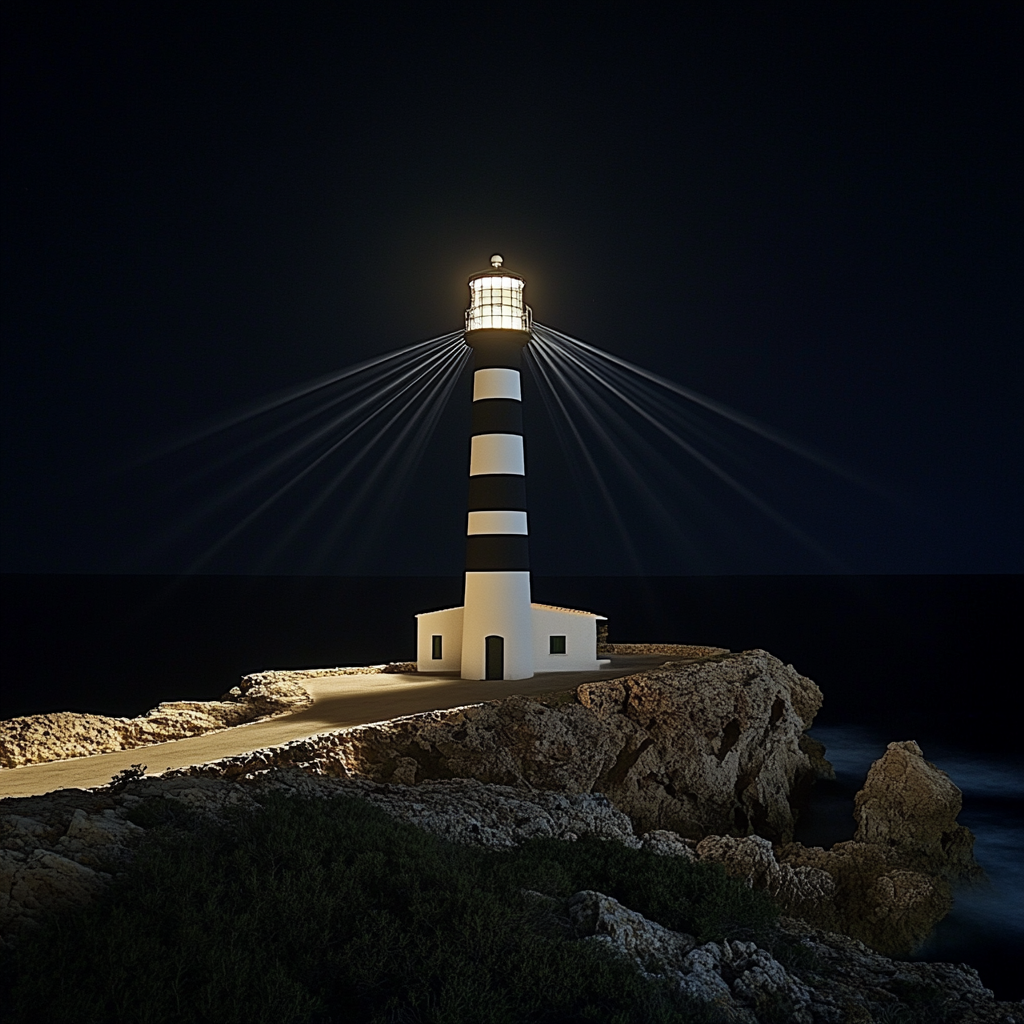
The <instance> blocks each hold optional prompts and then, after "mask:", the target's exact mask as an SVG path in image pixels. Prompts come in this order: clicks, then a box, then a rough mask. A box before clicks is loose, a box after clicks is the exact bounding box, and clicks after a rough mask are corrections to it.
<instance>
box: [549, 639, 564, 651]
mask: <svg viewBox="0 0 1024 1024" xmlns="http://www.w3.org/2000/svg"><path fill="white" fill-rule="evenodd" d="M551 653H552V654H565V637H564V636H553V637H551Z"/></svg>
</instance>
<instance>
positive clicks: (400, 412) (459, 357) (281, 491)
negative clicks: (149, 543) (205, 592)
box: [187, 351, 467, 573]
mask: <svg viewBox="0 0 1024 1024" xmlns="http://www.w3.org/2000/svg"><path fill="white" fill-rule="evenodd" d="M466 354H467V353H466V352H462V351H459V352H454V353H451V354H450V355H449V356H448V357H447V359H446V360H445V361H444V362H442V364H441V365H440V366H437V365H433V363H432V365H431V366H430V368H429V369H428V370H426V371H424V373H423V374H421V375H420V378H419V381H420V386H419V387H418V388H416V389H415V390H413V393H412V394H411V395H409V397H408V398H407V400H406V401H405V403H404V404H403V405H401V406H400V407H399V408H398V409H396V410H395V411H394V412H393V414H392V415H391V417H390V418H389V419H388V420H387V421H386V422H385V423H384V424H383V425H382V426H381V427H380V428H379V429H378V430H377V432H376V433H375V434H374V435H373V436H372V437H371V438H370V439H369V440H368V441H366V442H365V443H364V444H363V447H362V448H361V449H360V450H359V451H358V452H357V453H356V454H355V455H354V456H352V457H350V458H349V459H348V461H347V463H346V464H345V467H344V468H343V470H342V471H341V473H339V474H338V475H337V476H336V477H335V480H334V482H333V484H332V487H331V488H330V489H331V490H333V488H334V487H336V486H337V485H338V484H340V483H341V481H342V480H343V479H345V477H347V476H348V475H349V474H350V473H351V472H352V471H353V470H354V469H355V468H356V466H357V465H359V463H361V462H362V461H363V459H365V458H366V457H367V456H368V455H369V454H370V452H371V451H372V450H373V448H374V447H375V446H376V444H377V442H378V441H380V440H381V438H383V437H384V436H385V435H386V434H387V433H388V431H390V430H391V428H392V427H394V425H395V424H396V423H398V422H399V421H401V419H402V418H403V416H404V414H405V413H406V411H407V410H408V409H410V408H411V407H413V406H417V405H419V408H418V410H417V411H416V412H415V413H414V414H413V417H412V420H411V423H410V424H407V426H406V428H405V430H403V431H402V435H401V436H403V437H404V435H405V434H406V433H407V432H408V430H409V429H410V426H411V424H414V423H415V421H416V419H417V418H418V417H419V416H420V415H422V412H423V408H424V407H423V406H422V405H421V404H419V399H420V395H421V394H422V393H423V391H424V390H426V389H427V388H428V387H429V386H430V385H431V383H432V382H433V380H434V379H435V378H436V377H437V375H438V374H439V373H444V372H450V370H451V367H452V365H454V364H456V363H458V362H460V361H464V359H465V357H466ZM434 362H435V363H436V360H435V361H434ZM410 387H411V385H410ZM404 390H408V389H404ZM392 401H394V399H390V400H389V402H388V404H391V402H392ZM375 415H376V413H375ZM365 425H366V421H364V422H363V423H361V424H360V425H359V426H357V427H356V428H355V429H354V430H351V431H349V432H348V433H347V434H346V435H345V436H344V437H343V438H342V439H340V440H339V441H336V442H335V443H334V444H332V445H331V446H330V447H329V448H328V449H327V450H326V451H324V452H323V453H321V454H320V455H319V456H317V458H315V459H314V460H313V461H312V462H310V463H309V464H308V465H307V466H305V468H303V469H302V470H300V471H299V472H298V473H296V474H295V475H294V476H293V477H292V478H291V479H290V480H288V481H287V482H286V483H285V484H283V485H282V486H281V487H279V488H278V489H277V490H276V491H275V492H274V493H273V494H271V495H270V497H268V498H266V499H265V500H264V501H262V502H261V503H260V504H259V505H258V506H257V507H256V508H254V509H253V510H252V511H251V512H249V513H248V515H246V516H244V517H243V518H242V519H241V520H240V521H239V522H238V523H236V524H235V526H234V527H232V528H231V529H230V530H228V531H227V532H226V533H225V534H224V535H223V536H221V537H220V539H219V540H217V541H216V543H214V544H212V545H211V546H210V547H209V548H207V549H206V551H204V552H203V554H202V555H201V556H200V557H199V558H198V559H197V560H196V561H195V562H193V564H192V565H191V566H189V568H188V570H187V572H188V573H194V572H196V571H197V569H198V568H199V567H200V566H201V565H203V564H204V563H206V562H208V561H209V560H210V559H211V558H212V557H213V556H214V555H216V554H217V553H218V552H219V551H221V550H223V548H224V547H226V546H227V544H229V543H230V542H231V541H232V540H234V538H235V537H237V536H238V535H239V534H240V533H241V532H242V531H243V530H244V529H245V528H246V527H247V526H249V524H250V523H252V522H253V521H254V520H255V519H257V518H258V517H259V516H261V515H262V514H263V513H264V512H266V511H267V509H269V508H270V507H271V506H272V505H274V504H275V503H276V502H277V501H279V500H280V499H281V498H282V497H283V496H284V495H285V494H287V493H288V492H289V491H291V490H292V489H293V488H294V487H295V486H296V485H297V484H298V483H299V482H300V481H302V480H303V479H305V478H306V477H307V476H308V475H309V474H310V473H311V472H312V471H313V470H314V469H315V468H316V467H317V466H319V465H320V464H321V463H322V462H324V460H326V459H327V458H328V457H329V456H330V455H331V454H333V453H334V452H335V451H336V450H337V449H338V448H340V447H341V445H343V444H344V443H345V441H347V440H348V439H349V438H350V437H352V436H354V434H355V433H357V432H358V431H359V430H361V429H362V428H363V427H364V426H365ZM393 450H394V445H393V446H392V448H391V449H389V452H390V451H393ZM384 462H385V460H378V463H377V465H376V467H375V469H374V474H377V473H379V472H381V471H382V469H383V466H384ZM321 503H322V501H321Z"/></svg>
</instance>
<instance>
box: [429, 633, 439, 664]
mask: <svg viewBox="0 0 1024 1024" xmlns="http://www.w3.org/2000/svg"><path fill="white" fill-rule="evenodd" d="M430 656H431V658H433V659H434V660H435V661H437V660H439V659H440V657H441V638H440V637H439V636H432V637H431V638H430Z"/></svg>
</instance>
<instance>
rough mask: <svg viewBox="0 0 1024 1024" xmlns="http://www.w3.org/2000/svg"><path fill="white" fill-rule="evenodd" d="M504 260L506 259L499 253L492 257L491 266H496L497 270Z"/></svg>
mask: <svg viewBox="0 0 1024 1024" xmlns="http://www.w3.org/2000/svg"><path fill="white" fill-rule="evenodd" d="M504 262H505V261H504V260H503V259H502V258H501V257H500V256H499V255H498V254H497V253H495V254H494V255H493V256H492V257H491V266H492V267H494V269H495V270H497V269H498V267H500V266H501V265H502V263H504Z"/></svg>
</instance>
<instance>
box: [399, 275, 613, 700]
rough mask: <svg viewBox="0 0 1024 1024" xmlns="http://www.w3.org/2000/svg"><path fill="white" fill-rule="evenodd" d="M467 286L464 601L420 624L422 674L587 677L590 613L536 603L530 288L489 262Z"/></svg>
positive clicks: (594, 661)
mask: <svg viewBox="0 0 1024 1024" xmlns="http://www.w3.org/2000/svg"><path fill="white" fill-rule="evenodd" d="M490 262H491V268H490V270H486V271H483V272H481V273H479V274H474V275H473V276H472V277H471V278H470V279H469V299H470V301H469V308H468V309H467V310H466V333H465V339H466V343H467V344H468V345H469V346H470V347H471V348H472V349H473V415H472V426H471V429H470V439H469V502H468V510H467V516H466V578H465V602H464V604H463V606H462V607H460V608H446V609H442V610H441V611H436V612H424V613H422V614H420V615H418V616H417V617H416V618H417V633H418V642H417V669H418V670H419V671H421V672H424V671H430V672H453V671H457V672H458V673H459V674H460V675H461V677H462V678H463V679H481V680H483V679H529V678H531V677H532V676H533V675H534V673H535V672H537V671H579V670H583V669H591V670H593V669H597V668H600V667H602V666H603V665H605V664H607V661H606V660H605V659H598V657H597V621H598V620H600V619H603V618H604V617H603V616H600V615H595V614H593V613H592V612H582V611H576V610H574V609H568V608H557V607H553V606H549V605H538V604H533V603H532V601H531V596H530V550H529V519H528V516H527V508H526V451H525V446H524V444H523V411H522V408H523V392H522V373H521V371H522V358H523V349H524V348H525V347H526V346H527V345H528V344H529V342H530V332H531V329H532V321H531V312H530V307H529V306H527V305H526V302H525V296H524V292H525V288H526V281H525V280H524V279H523V278H522V277H521V276H519V275H518V274H514V273H511V272H510V271H509V270H507V269H506V268H505V267H504V260H503V259H502V257H501V256H497V255H495V256H492V257H491V261H490Z"/></svg>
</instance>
